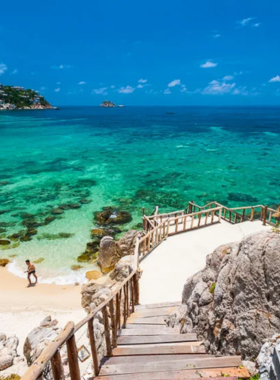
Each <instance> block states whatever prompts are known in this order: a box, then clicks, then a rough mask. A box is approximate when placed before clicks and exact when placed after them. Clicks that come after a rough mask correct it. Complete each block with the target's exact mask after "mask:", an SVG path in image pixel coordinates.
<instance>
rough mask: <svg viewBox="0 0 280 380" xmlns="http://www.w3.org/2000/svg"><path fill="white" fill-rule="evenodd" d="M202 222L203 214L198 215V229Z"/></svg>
mask: <svg viewBox="0 0 280 380" xmlns="http://www.w3.org/2000/svg"><path fill="white" fill-rule="evenodd" d="M200 220H201V214H198V222H197V227H199V226H200Z"/></svg>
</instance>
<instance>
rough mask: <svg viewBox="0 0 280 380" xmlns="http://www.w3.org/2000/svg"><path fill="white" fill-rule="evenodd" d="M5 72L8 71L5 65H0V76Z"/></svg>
mask: <svg viewBox="0 0 280 380" xmlns="http://www.w3.org/2000/svg"><path fill="white" fill-rule="evenodd" d="M7 70H8V67H7V65H5V63H0V75H2V74H4V73H5V71H7Z"/></svg>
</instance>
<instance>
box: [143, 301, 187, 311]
mask: <svg viewBox="0 0 280 380" xmlns="http://www.w3.org/2000/svg"><path fill="white" fill-rule="evenodd" d="M181 305H182V302H180V301H177V302H161V303H151V304H146V305H137V306H135V310H136V311H138V310H146V309H157V308H161V307H178V306H181Z"/></svg>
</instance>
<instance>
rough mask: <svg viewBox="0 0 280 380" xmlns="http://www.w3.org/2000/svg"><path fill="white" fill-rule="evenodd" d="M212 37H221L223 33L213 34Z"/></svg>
mask: <svg viewBox="0 0 280 380" xmlns="http://www.w3.org/2000/svg"><path fill="white" fill-rule="evenodd" d="M212 37H213V38H219V37H221V35H220V34H213V36H212Z"/></svg>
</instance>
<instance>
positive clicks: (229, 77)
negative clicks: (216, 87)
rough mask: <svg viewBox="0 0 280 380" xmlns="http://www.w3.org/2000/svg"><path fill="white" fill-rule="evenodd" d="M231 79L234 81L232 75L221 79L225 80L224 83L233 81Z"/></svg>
mask: <svg viewBox="0 0 280 380" xmlns="http://www.w3.org/2000/svg"><path fill="white" fill-rule="evenodd" d="M233 79H234V76H233V75H226V76H224V77H223V80H225V81H229V80H233Z"/></svg>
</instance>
